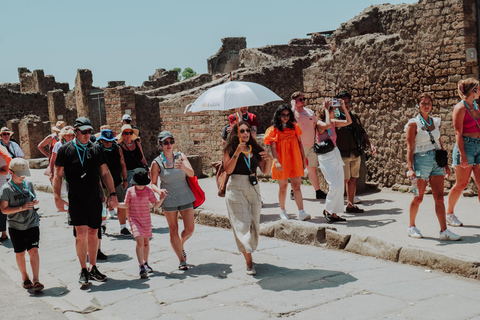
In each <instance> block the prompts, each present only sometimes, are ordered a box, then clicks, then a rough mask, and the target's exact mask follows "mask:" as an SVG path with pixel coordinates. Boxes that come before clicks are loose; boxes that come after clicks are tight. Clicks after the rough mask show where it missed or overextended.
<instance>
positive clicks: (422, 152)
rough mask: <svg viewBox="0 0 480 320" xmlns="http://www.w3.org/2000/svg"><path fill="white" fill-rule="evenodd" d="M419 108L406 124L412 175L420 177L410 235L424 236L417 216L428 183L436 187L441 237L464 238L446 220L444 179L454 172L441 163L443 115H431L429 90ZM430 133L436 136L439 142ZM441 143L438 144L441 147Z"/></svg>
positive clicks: (447, 238) (419, 97)
mask: <svg viewBox="0 0 480 320" xmlns="http://www.w3.org/2000/svg"><path fill="white" fill-rule="evenodd" d="M416 103H417V108H419V109H420V110H419V111H420V112H419V114H418V116H417V117H415V118H412V119H410V120H409V121H408V123H407V124H406V125H405V131H406V132H407V161H408V172H407V176H408V178H409V179H411V180H413V179H417V184H418V192H419V195H418V196H417V197H414V198H413V200H412V202H411V203H410V226H409V228H408V230H407V233H408V236H409V237H412V238H422V237H423V235H422V234H421V233H420V231H419V230H418V229H417V227H416V226H415V218H416V216H417V213H418V208H419V206H420V203H422V201H423V195H424V193H425V188H426V186H427V183H428V182H430V186H431V187H432V193H433V199H434V201H435V211H436V212H435V213H436V214H437V219H438V222H439V223H440V239H442V240H460V239H461V237H460V236H459V235H456V234H455V233H453V232H451V231H450V230H448V229H447V222H446V220H445V204H444V202H443V182H444V177H445V174H446V175H447V177H448V176H449V175H450V168H449V167H448V166H446V167H445V169H444V168H442V167H440V166H438V164H437V161H436V160H435V153H436V149H443V146H442V142H441V141H440V130H439V129H440V118H433V117H430V116H429V115H428V113H429V112H430V111H431V110H432V98H431V97H430V96H429V95H428V94H426V93H423V94H420V95H419V96H418V97H417V98H416ZM430 136H432V137H433V140H434V142H435V145H434V144H433V143H432V141H431V138H430ZM437 145H438V147H437Z"/></svg>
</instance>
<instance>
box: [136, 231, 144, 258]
mask: <svg viewBox="0 0 480 320" xmlns="http://www.w3.org/2000/svg"><path fill="white" fill-rule="evenodd" d="M144 239H145V238H143V237H136V238H135V241H136V242H137V246H136V248H135V251H136V252H137V260H138V264H143V261H145V248H144V247H143V245H144V243H145V241H144Z"/></svg>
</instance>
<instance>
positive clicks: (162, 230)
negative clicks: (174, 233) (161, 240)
mask: <svg viewBox="0 0 480 320" xmlns="http://www.w3.org/2000/svg"><path fill="white" fill-rule="evenodd" d="M169 232H170V230H169V229H168V227H160V228H152V233H158V234H167V233H169Z"/></svg>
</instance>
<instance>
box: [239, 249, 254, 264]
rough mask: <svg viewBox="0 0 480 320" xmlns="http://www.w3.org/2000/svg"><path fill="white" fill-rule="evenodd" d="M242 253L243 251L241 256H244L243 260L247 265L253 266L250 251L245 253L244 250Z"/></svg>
mask: <svg viewBox="0 0 480 320" xmlns="http://www.w3.org/2000/svg"><path fill="white" fill-rule="evenodd" d="M242 253H243V256H244V257H245V262H246V263H247V266H248V267H252V266H253V257H252V253H247V252H246V251H243V252H242Z"/></svg>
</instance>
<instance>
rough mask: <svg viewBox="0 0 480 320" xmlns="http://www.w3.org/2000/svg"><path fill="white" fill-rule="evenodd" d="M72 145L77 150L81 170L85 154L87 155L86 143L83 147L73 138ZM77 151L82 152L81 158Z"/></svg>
mask: <svg viewBox="0 0 480 320" xmlns="http://www.w3.org/2000/svg"><path fill="white" fill-rule="evenodd" d="M74 144H75V149H77V154H78V159H80V163H81V164H82V168H83V163H84V162H85V154H86V153H87V148H86V147H87V144H88V142H87V143H86V144H85V145H83V144H81V143H80V141H78V140H77V138H75V141H74ZM79 150H82V151H83V158H82V157H81V156H80V151H79Z"/></svg>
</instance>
